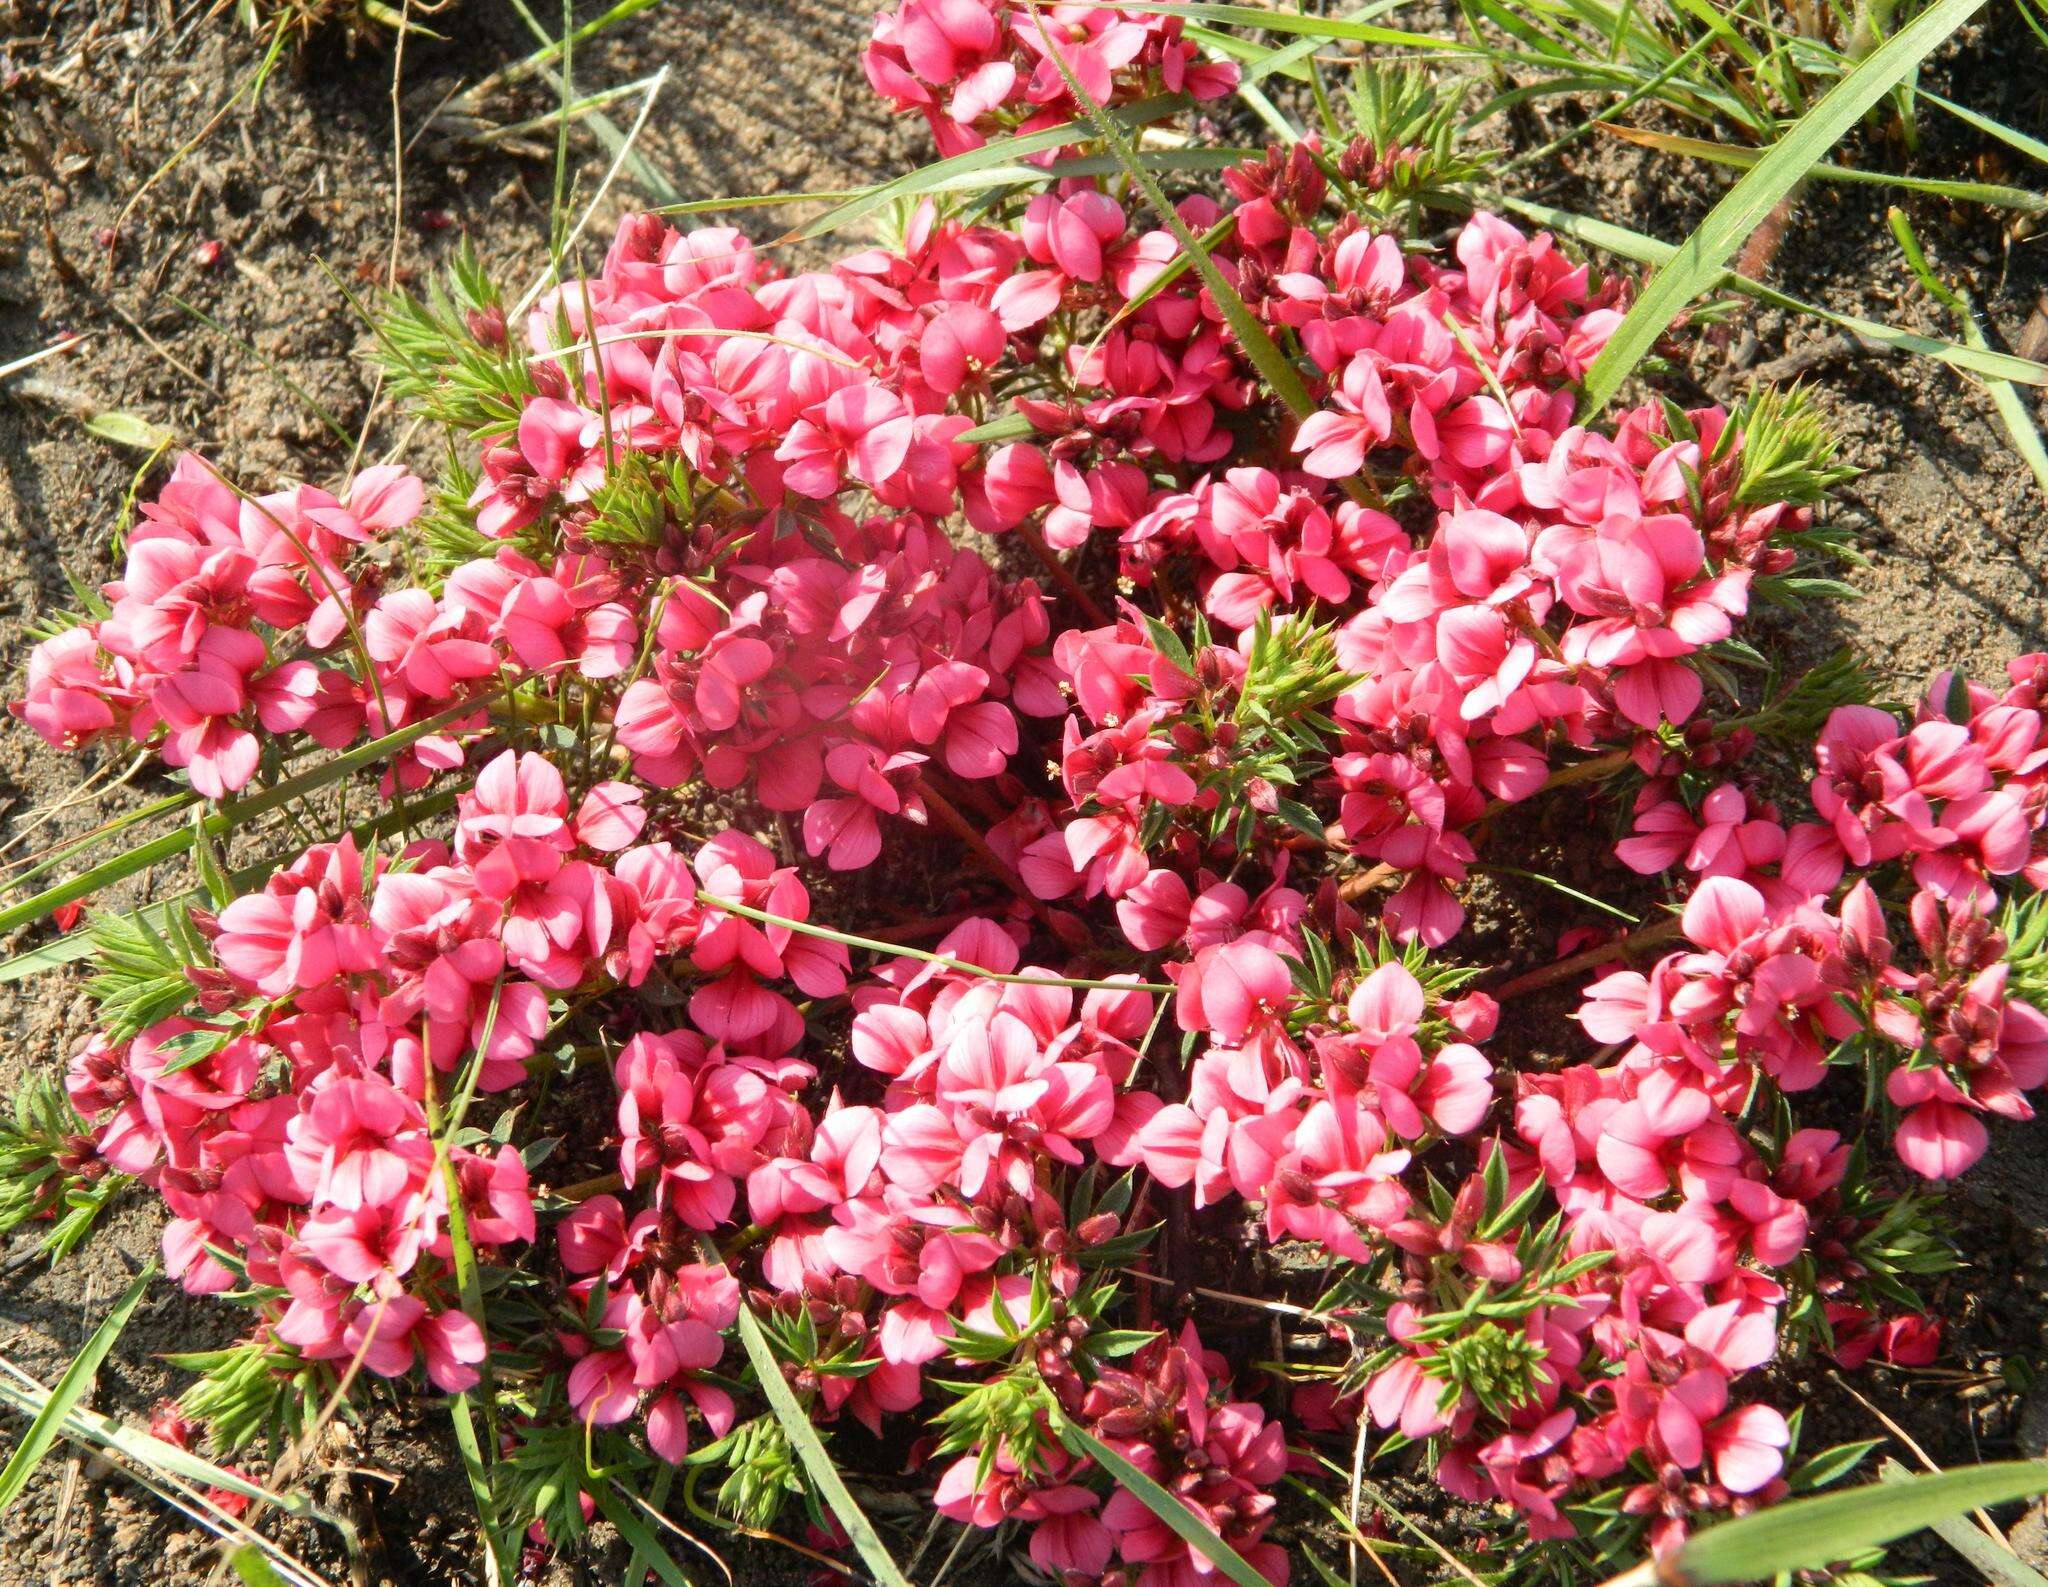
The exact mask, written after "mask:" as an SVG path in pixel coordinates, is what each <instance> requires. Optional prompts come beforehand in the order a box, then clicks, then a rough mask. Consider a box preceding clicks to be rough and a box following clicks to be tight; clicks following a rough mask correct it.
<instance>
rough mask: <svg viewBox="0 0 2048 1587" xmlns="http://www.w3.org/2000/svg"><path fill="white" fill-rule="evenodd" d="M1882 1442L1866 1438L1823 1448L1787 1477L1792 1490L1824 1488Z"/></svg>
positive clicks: (1846, 1472)
mask: <svg viewBox="0 0 2048 1587" xmlns="http://www.w3.org/2000/svg"><path fill="white" fill-rule="evenodd" d="M1883 1442H1884V1440H1883V1439H1881V1438H1866V1439H1863V1440H1861V1441H1860V1442H1857V1443H1853V1444H1837V1445H1835V1446H1834V1448H1832V1449H1823V1450H1822V1451H1821V1452H1820V1453H1819V1454H1817V1455H1815V1456H1814V1457H1813V1459H1811V1460H1809V1461H1807V1462H1806V1463H1805V1464H1804V1465H1802V1466H1800V1467H1799V1469H1798V1470H1797V1471H1794V1472H1793V1473H1792V1474H1791V1476H1790V1477H1789V1478H1788V1479H1787V1480H1788V1481H1790V1482H1791V1484H1792V1491H1793V1492H1794V1493H1806V1492H1809V1491H1810V1490H1812V1489H1814V1488H1825V1487H1827V1486H1828V1485H1829V1484H1830V1483H1836V1482H1840V1481H1841V1480H1842V1479H1843V1478H1844V1477H1846V1476H1848V1475H1849V1473H1850V1472H1852V1471H1854V1470H1855V1469H1856V1468H1857V1467H1858V1466H1860V1465H1862V1464H1863V1460H1864V1457H1865V1456H1867V1455H1868V1454H1869V1453H1870V1452H1871V1451H1872V1450H1873V1449H1875V1448H1877V1446H1878V1445H1879V1444H1881V1443H1883Z"/></svg>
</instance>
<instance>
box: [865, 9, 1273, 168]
mask: <svg viewBox="0 0 2048 1587" xmlns="http://www.w3.org/2000/svg"><path fill="white" fill-rule="evenodd" d="M861 65H862V67H863V68H865V69H866V71H867V77H868V82H869V83H870V84H871V85H872V86H873V88H874V90H875V92H876V93H878V94H880V95H881V96H882V97H883V98H884V99H885V100H887V101H888V102H889V104H890V105H891V106H892V107H894V108H895V109H897V110H899V111H913V110H914V111H916V112H917V113H918V114H920V115H922V116H923V117H924V119H925V123H926V125H927V126H929V127H930V128H931V131H932V138H933V140H934V141H935V142H936V143H937V144H938V147H939V151H940V153H942V154H960V153H964V152H965V151H966V150H969V149H978V148H980V147H981V146H982V145H983V144H985V143H986V142H988V140H989V138H990V137H991V136H997V135H1003V134H1013V133H1031V132H1039V131H1043V130H1045V129H1047V128H1053V127H1058V126H1061V125H1062V124H1064V123H1065V122H1068V121H1070V120H1073V119H1075V118H1077V117H1078V116H1079V115H1080V114H1081V112H1082V106H1081V105H1080V104H1079V103H1078V102H1077V101H1076V100H1075V98H1074V97H1073V90H1072V88H1071V86H1070V85H1069V83H1068V78H1069V77H1072V78H1073V79H1075V80H1076V81H1078V82H1079V83H1080V84H1081V86H1082V88H1083V89H1085V90H1086V91H1087V93H1088V96H1089V97H1090V98H1091V99H1093V100H1094V101H1095V102H1096V103H1097V104H1102V105H1106V104H1121V103H1124V102H1126V101H1129V100H1134V99H1139V98H1143V97H1144V96H1145V95H1147V94H1157V93H1168V94H1187V95H1189V96H1190V97H1192V98H1195V99H1215V98H1219V97H1220V96H1222V95H1224V94H1227V93H1229V92H1230V90H1231V89H1232V88H1234V87H1236V86H1237V80H1238V70H1237V68H1236V66H1234V65H1232V64H1230V63H1228V62H1216V61H1211V60H1207V59H1205V58H1204V57H1203V56H1202V54H1201V52H1200V51H1199V50H1198V49H1197V48H1196V46H1195V43H1194V41H1193V40H1191V39H1189V38H1187V37H1185V36H1184V32H1183V24H1182V19H1181V18H1180V17H1176V16H1162V15H1159V14H1158V13H1156V12H1146V11H1139V10H1128V11H1127V10H1123V9H1120V8H1118V7H1116V6H1111V5H1097V4H1094V3H1092V0H1089V3H1079V4H1077V3H1074V0H1056V3H1054V4H1050V5H1043V6H1041V5H1036V4H1031V3H1028V0H898V4H897V6H896V8H895V10H894V11H885V12H883V13H881V14H880V15H878V16H877V17H876V18H875V31H874V39H873V42H872V43H870V44H869V45H868V47H867V49H866V51H865V52H863V54H862V55H861ZM1075 141H1076V142H1078V141H1080V140H1079V138H1078V137H1077V138H1076V140H1075Z"/></svg>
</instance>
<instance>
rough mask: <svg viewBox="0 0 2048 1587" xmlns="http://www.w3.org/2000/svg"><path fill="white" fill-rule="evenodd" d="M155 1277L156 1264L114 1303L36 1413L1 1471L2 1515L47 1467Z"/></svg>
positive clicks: (143, 1272) (148, 1268)
mask: <svg viewBox="0 0 2048 1587" xmlns="http://www.w3.org/2000/svg"><path fill="white" fill-rule="evenodd" d="M155 1277H156V1264H155V1263H154V1262H152V1263H150V1264H149V1266H148V1267H146V1268H144V1269H143V1270H142V1273H141V1275H140V1276H139V1277H138V1278H137V1279H136V1280H135V1282H134V1283H132V1284H130V1285H129V1286H128V1288H127V1289H125V1290H124V1291H122V1293H121V1298H120V1299H119V1300H117V1301H115V1302H114V1309H113V1310H112V1311H110V1312H108V1313H107V1316H106V1320H105V1321H104V1322H102V1323H101V1324H100V1325H99V1327H97V1328H95V1329H94V1330H93V1331H92V1337H91V1338H90V1339H88V1340H86V1342H85V1348H84V1349H83V1350H81V1351H79V1352H78V1354H77V1355H76V1356H74V1357H73V1358H72V1361H71V1365H70V1366H68V1367H66V1368H65V1369H64V1376H62V1377H61V1378H59V1379H58V1380H57V1384H56V1387H55V1388H53V1389H51V1390H50V1397H49V1398H48V1399H47V1400H45V1401H44V1402H43V1408H42V1409H41V1410H40V1411H38V1412H36V1418H35V1420H34V1421H32V1422H30V1423H29V1425H28V1431H27V1433H25V1434H24V1435H22V1440H21V1446H20V1447H19V1448H18V1449H16V1450H15V1451H14V1454H13V1455H12V1456H11V1457H10V1458H9V1460H8V1462H7V1465H6V1466H5V1468H0V1514H4V1513H5V1512H6V1511H7V1510H8V1509H9V1508H11V1507H12V1506H13V1504H14V1501H15V1500H16V1499H18V1498H20V1497H21V1492H22V1489H24V1488H26V1487H27V1486H28V1483H29V1478H31V1477H33V1476H34V1475H35V1474H36V1467H38V1466H40V1465H41V1464H42V1463H43V1456H45V1455H47V1454H48V1453H49V1452H50V1446H51V1445H52V1444H54V1443H56V1442H57V1436H58V1434H59V1433H61V1432H62V1431H63V1429H64V1420H65V1418H66V1417H67V1416H69V1415H70V1414H71V1408H72V1407H73V1406H75V1405H76V1404H77V1403H78V1402H79V1401H80V1400H82V1399H84V1398H85V1392H86V1390H87V1389H88V1388H90V1387H91V1386H92V1380H93V1374H95V1373H96V1372H98V1371H99V1369H100V1363H101V1362H102V1361H104V1360H106V1359H107V1352H108V1351H109V1350H111V1349H113V1348H114V1341H115V1340H116V1339H118V1338H120V1337H121V1330H122V1329H123V1328H126V1327H127V1326H128V1319H129V1317H131V1316H132V1315H133V1314H134V1312H135V1307H136V1305H137V1303H138V1302H139V1301H141V1299H142V1295H143V1292H144V1291H145V1290H147V1289H148V1288H149V1284H150V1280H152V1279H153V1278H155Z"/></svg>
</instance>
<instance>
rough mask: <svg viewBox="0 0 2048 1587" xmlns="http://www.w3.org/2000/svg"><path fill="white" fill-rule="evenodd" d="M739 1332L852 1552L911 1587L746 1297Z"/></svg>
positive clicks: (895, 1583) (882, 1575) (885, 1578)
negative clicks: (841, 1472)
mask: <svg viewBox="0 0 2048 1587" xmlns="http://www.w3.org/2000/svg"><path fill="white" fill-rule="evenodd" d="M739 1334H740V1343H741V1344H743V1345H745V1346H746V1347H747V1359H748V1360H749V1361H751V1362H752V1363H753V1364H754V1376H755V1377H756V1378H758V1379H759V1380H760V1383H761V1392H762V1393H763V1394H765V1395H766V1396H767V1397H768V1408H769V1409H770V1410H771V1411H773V1412H774V1413H775V1419H776V1420H777V1421H778V1422H780V1423H781V1424H782V1431H783V1433H784V1434H785V1435H786V1436H787V1437H788V1439H789V1447H790V1448H791V1449H794V1450H795V1451H796V1454H797V1459H799V1460H801V1461H802V1462H803V1466H804V1471H805V1473H806V1474H807V1475H808V1476H809V1477H810V1479H811V1483H812V1485H813V1486H814V1487H815V1488H816V1489H817V1491H818V1493H819V1494H820V1495H821V1496H822V1497H823V1498H824V1500H825V1504H826V1506H827V1507H828V1508H829V1509H830V1510H831V1512H832V1513H833V1514H834V1515H835V1516H837V1517H838V1518H839V1524H840V1525H841V1526H843V1527H845V1528H846V1535H847V1537H848V1538H849V1539H850V1540H851V1541H852V1543H853V1550H854V1552H855V1553H856V1554H858V1555H860V1557H861V1561H862V1563H864V1564H865V1565H866V1566H867V1568H868V1572H869V1574H871V1575H872V1576H873V1577H874V1578H875V1581H876V1582H877V1583H878V1584H879V1587H910V1583H909V1581H908V1580H906V1579H905V1577H904V1575H903V1572H902V1571H900V1570H898V1569H897V1568H896V1561H895V1560H894V1559H893V1558H892V1557H891V1556H890V1553H889V1550H888V1549H887V1548H886V1547H884V1546H883V1543H882V1538H881V1534H880V1533H878V1532H876V1530H875V1527H874V1523H873V1522H871V1521H870V1520H869V1519H868V1518H867V1517H866V1516H865V1515H864V1514H862V1513H861V1508H860V1506H859V1505H857V1504H855V1503H854V1502H853V1495H852V1494H851V1493H849V1492H847V1489H846V1484H845V1482H844V1481H843V1480H841V1478H840V1475H839V1468H838V1467H836V1466H834V1465H833V1464H832V1457H831V1456H830V1455H829V1454H827V1453H826V1451H825V1444H824V1441H823V1440H822V1439H820V1438H819V1437H818V1430H817V1429H816V1428H815V1427H813V1426H812V1425H811V1419H810V1418H809V1417H808V1416H807V1415H805V1414H804V1408H803V1407H802V1406H801V1405H799V1404H797V1402H796V1395H795V1394H794V1393H792V1392H791V1391H790V1387H789V1384H788V1383H786V1382H785V1381H784V1380H783V1376H782V1365H781V1363H780V1362H778V1361H777V1360H776V1359H775V1352H774V1350H772V1349H771V1348H770V1347H769V1344H768V1336H767V1335H766V1334H764V1333H763V1332H761V1325H760V1323H759V1322H757V1321H756V1320H755V1318H754V1313H753V1309H752V1308H751V1307H749V1306H748V1305H747V1303H746V1301H745V1300H744V1299H742V1300H741V1302H740V1314H739ZM621 1530H623V1528H622V1529H621ZM1257 1587H1267V1584H1266V1583H1265V1582H1264V1581H1263V1580H1261V1581H1260V1582H1259V1583H1258V1584H1257Z"/></svg>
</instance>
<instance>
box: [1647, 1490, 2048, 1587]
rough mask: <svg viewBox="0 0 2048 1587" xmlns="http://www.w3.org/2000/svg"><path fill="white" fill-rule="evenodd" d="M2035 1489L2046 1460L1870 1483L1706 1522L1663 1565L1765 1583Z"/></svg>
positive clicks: (1715, 1578) (1692, 1577) (1711, 1578)
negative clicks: (1713, 1523)
mask: <svg viewBox="0 0 2048 1587" xmlns="http://www.w3.org/2000/svg"><path fill="white" fill-rule="evenodd" d="M2038 1493H2048V1461H2042V1460H2009V1461H2000V1462H1997V1463H1994V1464H1992V1465H1986V1466H1972V1467H1970V1468H1968V1469H1967V1470H1963V1471H1944V1472H1940V1473H1937V1474H1930V1475H1927V1476H1916V1477H1902V1478H1900V1479H1899V1480H1898V1481H1897V1482H1878V1483H1871V1484H1869V1485H1867V1486H1865V1487H1861V1488H1851V1489H1849V1490H1848V1491H1847V1492H1845V1493H1826V1494H1821V1495H1819V1496H1817V1497H1815V1498H1811V1499H1795V1500H1793V1501H1792V1502H1791V1503H1789V1504H1779V1505H1773V1506H1772V1507H1771V1508H1770V1509H1768V1510H1759V1511H1758V1512H1757V1513H1756V1514H1754V1515H1746V1516H1744V1517H1742V1518H1741V1519H1740V1520H1737V1521H1725V1522H1723V1523H1721V1524H1720V1525H1719V1526H1710V1527H1708V1528H1707V1529H1706V1530H1705V1531H1703V1532H1701V1533H1699V1534H1698V1535H1697V1536H1695V1537H1693V1538H1692V1539H1690V1540H1689V1541H1688V1542H1687V1543H1686V1544H1685V1546H1684V1547H1683V1548H1681V1549H1680V1550H1679V1551H1678V1553H1677V1554H1676V1555H1674V1556H1673V1557H1672V1558H1671V1559H1670V1560H1669V1561H1668V1562H1667V1565H1669V1566H1671V1567H1675V1568H1676V1571H1677V1573H1678V1578H1679V1579H1680V1580H1682V1581H1685V1582H1688V1583H1690V1584H1692V1587H1724V1584H1726V1587H1732V1584H1734V1583H1736V1582H1749V1581H1768V1580H1770V1579H1771V1578H1772V1577H1773V1576H1776V1575H1778V1574H1779V1573H1780V1572H1783V1571H1796V1570H1810V1569H1817V1568H1819V1567H1820V1566H1823V1565H1826V1564H1829V1563H1831V1562H1832V1561H1834V1560H1839V1559H1845V1558H1847V1557H1848V1556H1850V1555H1852V1554H1856V1553H1858V1552H1860V1551H1861V1550H1863V1549H1866V1548H1876V1547H1878V1546H1879V1545H1881V1544H1884V1543H1889V1542H1891V1541H1892V1540H1893V1539H1894V1538H1901V1537H1904V1536H1906V1535H1907V1534H1908V1533H1909V1532H1918V1531H1920V1530H1921V1529H1922V1528H1923V1527H1928V1526H1932V1525H1933V1524H1934V1523H1935V1522H1937V1521H1941V1520H1945V1519H1947V1518H1948V1517H1950V1516H1955V1515H1961V1514H1963V1513H1964V1512H1965V1511H1969V1510H1975V1509H1979V1508H1982V1507H1983V1506H1985V1505H1991V1504H2003V1503H2005V1502H2006V1501H2008V1500H2011V1499H2028V1498H2032V1497H2033V1496H2034V1495H2035V1494H2038Z"/></svg>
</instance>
